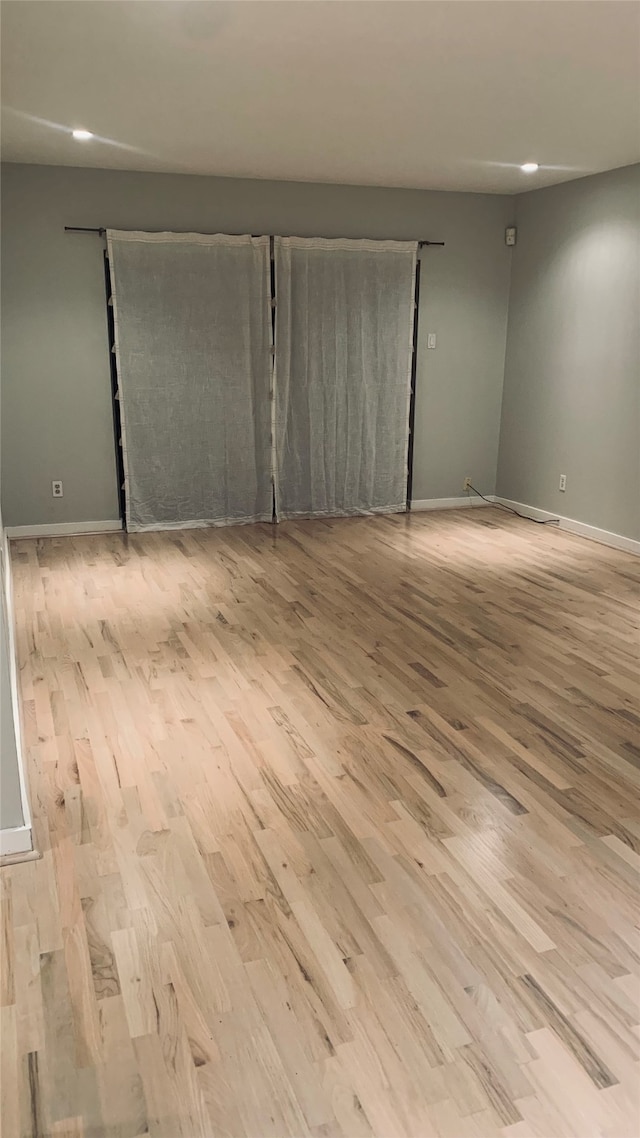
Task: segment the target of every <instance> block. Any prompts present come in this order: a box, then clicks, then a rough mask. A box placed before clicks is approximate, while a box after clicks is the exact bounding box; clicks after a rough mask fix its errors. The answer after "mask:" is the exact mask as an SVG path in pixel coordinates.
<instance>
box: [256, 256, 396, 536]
mask: <svg viewBox="0 0 640 1138" xmlns="http://www.w3.org/2000/svg"><path fill="white" fill-rule="evenodd" d="M416 257H417V244H416V243H415V242H393V241H347V240H341V241H331V240H325V239H322V238H311V239H305V238H293V237H276V238H275V258H276V295H277V309H276V367H275V408H276V410H275V421H276V425H275V443H276V509H277V514H278V516H279V517H282V518H287V517H316V516H330V515H349V514H368V513H377V512H394V511H400V510H404V509H406V501H407V456H408V439H409V401H410V393H411V362H412V329H413V315H414V303H413V302H414V287H415V268H416Z"/></svg>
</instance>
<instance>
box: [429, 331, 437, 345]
mask: <svg viewBox="0 0 640 1138" xmlns="http://www.w3.org/2000/svg"><path fill="white" fill-rule="evenodd" d="M437 345H438V337H437V336H436V334H435V332H427V347H428V348H435V347H437Z"/></svg>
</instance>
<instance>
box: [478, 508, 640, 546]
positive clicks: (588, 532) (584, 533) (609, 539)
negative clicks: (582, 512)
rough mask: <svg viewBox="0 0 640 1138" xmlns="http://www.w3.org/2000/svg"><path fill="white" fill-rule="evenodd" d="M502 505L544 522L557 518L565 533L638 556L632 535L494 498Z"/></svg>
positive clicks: (635, 542)
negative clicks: (626, 535)
mask: <svg viewBox="0 0 640 1138" xmlns="http://www.w3.org/2000/svg"><path fill="white" fill-rule="evenodd" d="M495 501H496V502H499V503H500V504H501V505H503V506H510V507H511V509H512V510H517V511H518V513H519V514H524V515H525V516H526V517H528V518H536V520H537V521H541V522H546V521H550V520H551V519H552V518H558V528H559V529H562V530H566V531H567V533H575V534H577V536H578V537H586V538H588V539H589V540H590V541H599V542H600V543H601V545H610V546H612V547H613V548H614V549H622V550H624V552H625V553H635V554H636V556H640V541H635V540H634V539H633V538H632V537H624V536H623V534H620V533H610V532H609V530H606V529H598V527H597V526H588V525H587V524H586V523H585V522H577V521H575V519H574V518H564V517H558V515H557V514H552V513H550V512H549V510H539V509H538V508H537V506H526V505H524V504H523V503H522V502H512V501H511V500H510V499H509V498H498V497H496V499H495Z"/></svg>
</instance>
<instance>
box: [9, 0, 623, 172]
mask: <svg viewBox="0 0 640 1138" xmlns="http://www.w3.org/2000/svg"><path fill="white" fill-rule="evenodd" d="M1 17H2V32H3V43H2V56H3V59H2V63H3V67H2V81H3V82H2V86H3V117H2V155H3V157H4V158H5V159H7V160H10V161H14V162H38V163H51V164H61V165H69V166H100V167H117V168H122V169H129V170H164V171H178V172H183V173H187V172H188V173H195V174H221V175H229V176H242V177H256V178H276V179H292V180H297V181H322V182H346V183H354V184H368V185H386V186H414V187H428V188H434V189H449V190H476V191H492V192H502V193H512V192H518V191H520V190H522V189H523V188H526V189H531V188H533V187H534V186H541V185H549V184H552V183H554V182H561V181H565V180H567V179H569V178H575V177H581V176H582V175H584V174H590V173H593V172H595V171H599V170H606V169H612V168H614V167H617V166H624V165H626V164H628V163H631V162H634V161H638V160H640V51H639V47H640V39H639V36H640V4H638V3H636V2H634V0H631V2H628V0H626V2H625V0H623V2H618V0H604V2H600V0H591V2H588V3H584V2H580V0H551V2H544V0H502V2H500V0H498V2H493V0H492V2H485V0H471V2H467V0H447V2H440V0H423V2H421V0H414V2H404V0H390V2H373V3H371V2H368V0H325V2H318V0H288V2H280V0H257V2H254V0H232V2H230V3H214V2H210V0H195V2H191V0H181V2H173V0H160V2H158V0H4V3H2V7H1ZM71 127H85V128H88V129H89V130H92V131H93V132H94V133H95V134H96V135H98V136H99V138H98V139H94V140H93V141H91V142H88V143H78V142H74V141H73V140H72V139H71V137H70V134H69V128H71ZM528 159H533V160H535V161H538V162H540V163H541V166H542V169H541V170H540V171H539V172H538V173H537V174H535V175H531V176H528V177H527V176H526V175H524V174H522V173H521V172H520V170H519V164H520V163H522V162H525V161H527V160H528Z"/></svg>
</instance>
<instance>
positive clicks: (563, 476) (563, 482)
mask: <svg viewBox="0 0 640 1138" xmlns="http://www.w3.org/2000/svg"><path fill="white" fill-rule="evenodd" d="M558 489H559V490H566V489H567V476H566V474H561V475H560V485H559V486H558Z"/></svg>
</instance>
